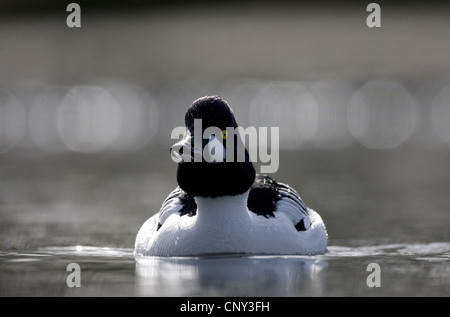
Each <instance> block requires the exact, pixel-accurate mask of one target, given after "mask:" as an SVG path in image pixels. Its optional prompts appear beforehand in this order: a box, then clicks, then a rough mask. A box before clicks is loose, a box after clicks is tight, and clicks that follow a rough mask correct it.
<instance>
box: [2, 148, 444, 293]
mask: <svg viewBox="0 0 450 317" xmlns="http://www.w3.org/2000/svg"><path fill="white" fill-rule="evenodd" d="M158 153H160V154H158ZM164 153H165V151H162V150H161V149H154V150H151V151H148V152H145V153H140V154H137V155H134V156H129V155H125V154H116V155H111V154H108V155H102V154H92V155H89V156H87V157H86V156H85V155H74V154H61V156H57V155H56V156H55V155H52V156H45V155H43V156H36V155H33V156H25V155H18V154H5V155H3V156H2V157H1V161H2V165H1V169H0V171H1V182H0V186H1V191H0V193H1V194H0V195H1V202H2V204H1V209H0V215H1V224H0V226H1V233H0V241H1V244H0V249H1V253H0V295H1V296H359V295H361V296H380V295H382V296H448V295H449V294H450V265H449V263H450V262H449V261H450V242H449V241H450V232H449V230H448V228H449V224H450V214H449V211H448V206H449V199H450V198H449V196H448V195H447V193H448V185H447V184H448V182H449V180H450V172H449V171H448V169H446V168H445V166H446V165H447V163H446V162H448V159H449V156H450V154H449V153H447V152H433V155H431V154H430V152H429V151H428V152H426V154H427V156H426V159H424V156H423V154H424V152H422V151H420V150H407V149H404V150H401V151H396V152H392V151H367V150H362V149H357V148H355V149H348V150H346V151H323V152H317V151H313V152H308V151H300V152H289V151H288V152H281V155H280V157H281V164H280V166H281V168H280V170H279V172H278V173H277V174H276V175H275V177H276V178H277V179H282V180H283V181H285V182H288V183H290V184H291V185H293V186H294V187H296V188H297V189H298V190H299V191H300V193H301V194H302V196H303V198H304V200H305V201H306V202H307V204H308V205H310V206H312V207H313V208H315V209H316V210H318V211H319V212H320V213H321V215H322V217H323V218H324V221H325V223H326V225H327V228H328V232H329V237H330V239H329V248H328V253H327V254H325V255H323V256H313V257H309V256H226V257H224V256H211V257H200V258H152V259H147V260H144V261H138V262H137V263H136V261H135V259H134V256H133V244H134V238H135V235H136V233H137V231H138V229H139V227H140V225H141V224H142V223H143V222H144V221H145V220H146V219H147V218H148V217H149V216H150V215H151V214H153V213H154V212H155V211H157V210H158V209H159V207H160V204H161V202H162V201H163V199H164V198H165V197H166V195H167V193H168V192H169V191H170V190H171V189H172V188H173V187H174V186H175V185H176V184H175V180H174V173H175V166H174V163H173V162H171V161H168V160H167V159H165V158H164V157H165V154H164ZM166 155H168V154H166ZM406 157H407V158H408V160H405V158H406ZM412 171H414V172H412ZM171 175H173V177H171ZM70 263H77V264H79V265H80V270H81V272H80V277H81V287H80V288H70V287H68V286H67V282H66V280H67V277H68V276H69V274H70V273H71V272H68V271H66V269H67V266H68V265H69V264H70ZM370 263H376V264H378V265H379V268H380V276H379V277H380V282H381V287H369V286H368V284H367V278H368V276H369V274H371V273H372V271H371V270H369V271H368V270H367V268H368V265H369V264H370Z"/></svg>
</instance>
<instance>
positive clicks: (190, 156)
mask: <svg viewBox="0 0 450 317" xmlns="http://www.w3.org/2000/svg"><path fill="white" fill-rule="evenodd" d="M197 143H199V144H197ZM170 155H171V157H172V159H173V160H174V161H175V162H178V163H181V162H207V163H221V162H224V161H225V158H226V152H225V147H224V146H223V144H222V142H220V140H218V139H217V138H216V137H215V136H214V134H211V136H210V137H209V139H200V140H196V139H195V138H194V137H193V136H192V135H191V133H190V132H189V130H187V131H186V133H185V135H184V137H183V139H181V140H180V141H178V142H177V143H175V144H174V145H172V147H171V148H170Z"/></svg>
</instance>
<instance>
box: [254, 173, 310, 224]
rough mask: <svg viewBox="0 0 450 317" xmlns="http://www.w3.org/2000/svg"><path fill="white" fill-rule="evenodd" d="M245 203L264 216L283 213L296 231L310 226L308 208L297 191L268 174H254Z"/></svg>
mask: <svg viewBox="0 0 450 317" xmlns="http://www.w3.org/2000/svg"><path fill="white" fill-rule="evenodd" d="M247 204H248V209H249V210H250V211H252V212H254V213H255V214H257V215H260V216H264V217H266V218H270V217H276V216H277V215H278V214H284V215H285V216H287V217H288V218H289V219H290V220H291V221H292V225H293V226H294V227H295V229H297V231H305V230H308V228H309V227H310V226H311V219H310V216H309V212H308V209H307V207H306V205H305V203H304V202H303V200H302V199H301V197H300V195H299V194H298V193H297V191H296V190H295V189H293V188H292V187H291V186H289V185H286V184H283V183H280V182H277V181H275V180H274V179H273V178H271V177H269V176H266V175H256V178H255V182H254V183H253V186H252V188H251V189H250V193H249V196H248V203H247Z"/></svg>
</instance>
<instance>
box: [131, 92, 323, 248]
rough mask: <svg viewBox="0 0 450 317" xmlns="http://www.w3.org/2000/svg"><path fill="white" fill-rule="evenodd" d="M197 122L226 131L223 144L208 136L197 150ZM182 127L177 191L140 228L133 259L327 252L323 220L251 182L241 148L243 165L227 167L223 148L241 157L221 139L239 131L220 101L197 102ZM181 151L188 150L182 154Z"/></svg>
mask: <svg viewBox="0 0 450 317" xmlns="http://www.w3.org/2000/svg"><path fill="white" fill-rule="evenodd" d="M196 119H201V120H202V121H201V122H202V129H203V130H202V131H201V132H202V133H203V132H204V131H205V129H206V128H208V127H215V128H219V129H220V130H221V131H224V134H223V136H222V137H220V138H219V137H216V136H215V135H214V134H212V135H211V136H210V137H209V138H206V139H201V147H199V146H198V145H195V144H194V139H195V135H194V132H197V133H198V131H195V129H194V126H195V124H194V123H195V121H196ZM185 125H186V128H187V129H186V135H185V137H184V139H183V140H181V141H180V142H178V147H177V146H175V145H174V146H173V147H172V148H171V151H172V153H173V152H176V153H173V154H175V156H176V157H178V158H180V160H179V162H178V168H177V182H178V187H177V188H175V189H174V190H173V191H172V192H171V193H170V194H169V196H168V197H167V198H166V200H165V201H164V202H163V204H162V207H161V209H160V211H159V212H158V213H157V214H155V215H153V216H152V217H150V218H149V219H148V220H147V221H146V222H145V223H144V224H143V225H142V227H141V229H140V230H139V232H138V234H137V237H136V242H135V255H136V256H199V255H213V254H258V255H260V254H264V255H276V254H278V255H314V254H323V253H325V252H326V248H327V240H328V235H327V231H326V228H325V225H324V222H323V221H322V218H321V217H320V215H319V214H318V213H317V212H315V211H314V210H312V209H310V208H308V207H306V205H305V204H304V202H303V201H302V199H301V197H300V195H299V194H298V193H297V192H296V191H295V190H294V189H293V188H292V187H290V186H289V185H287V184H284V183H281V182H277V181H276V180H274V179H273V178H271V177H269V176H267V175H257V174H256V172H255V169H254V167H253V164H252V162H251V160H250V157H249V154H248V152H247V150H246V149H245V147H244V159H241V160H237V159H236V160H226V159H225V154H224V153H226V146H227V141H228V143H229V144H232V146H233V151H234V154H235V155H234V156H235V158H237V151H238V149H239V148H238V146H237V144H239V143H238V142H237V140H235V141H236V142H230V140H229V139H227V138H226V132H225V131H226V128H227V127H234V128H236V127H238V125H237V122H236V119H235V117H234V114H233V111H232V109H231V108H230V106H229V105H228V103H227V102H226V101H225V100H223V99H222V98H220V97H218V96H206V97H202V98H199V99H197V100H195V101H194V102H193V103H192V105H191V106H190V107H189V109H188V110H187V112H186V115H185ZM235 137H236V136H235ZM196 140H198V139H196ZM218 142H220V143H218ZM180 144H184V145H186V144H189V145H192V144H194V145H193V146H189V147H182V148H180ZM212 144H214V147H215V148H216V149H219V146H222V147H223V149H222V151H221V152H220V151H217V150H216V151H214V150H212V151H210V152H208V151H203V150H204V148H205V147H208V146H211V145H212ZM233 144H234V145H233ZM183 149H184V153H183ZM186 149H188V150H186ZM175 150H178V151H175ZM213 152H215V154H220V153H222V154H220V155H215V157H214V159H213V160H212V159H207V158H205V157H201V158H200V159H198V157H197V158H196V159H194V158H195V157H196V155H197V156H198V155H199V154H200V155H201V154H204V153H213ZM221 155H223V159H221V157H220V156H221ZM181 157H183V158H184V159H181ZM186 158H189V159H186Z"/></svg>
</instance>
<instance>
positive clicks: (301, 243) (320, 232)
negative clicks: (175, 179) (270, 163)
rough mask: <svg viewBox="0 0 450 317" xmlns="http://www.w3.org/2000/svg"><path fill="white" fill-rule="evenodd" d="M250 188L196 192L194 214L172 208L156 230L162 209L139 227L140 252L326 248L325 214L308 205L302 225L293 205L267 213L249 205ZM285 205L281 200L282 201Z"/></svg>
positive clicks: (287, 251) (318, 251)
mask: <svg viewBox="0 0 450 317" xmlns="http://www.w3.org/2000/svg"><path fill="white" fill-rule="evenodd" d="M247 196H248V192H247V193H245V194H242V195H238V196H225V197H219V198H196V203H197V206H198V209H197V214H196V215H195V216H187V215H185V216H183V217H180V216H179V215H178V214H177V213H170V215H169V216H168V217H167V218H166V219H164V223H163V225H162V226H161V228H160V229H159V230H157V231H156V228H157V222H158V215H155V216H153V217H152V218H150V219H149V220H148V221H147V222H146V223H144V225H143V226H142V228H141V229H140V231H139V233H138V235H137V238H136V244H135V253H136V255H143V256H188V255H202V254H223V253H244V254H290V255H292V254H304V255H305V254H323V253H325V252H326V247H327V232H326V229H325V226H324V224H323V221H322V218H321V217H320V216H319V214H317V213H316V212H315V211H313V210H312V209H308V212H309V218H310V219H309V220H310V222H311V226H310V227H309V228H308V230H305V231H297V230H296V229H295V227H294V225H295V223H296V222H295V221H297V222H298V219H293V218H295V217H294V216H293V215H292V211H290V210H289V209H286V210H287V211H285V212H283V210H279V211H277V212H275V213H274V214H275V217H270V218H265V217H263V216H259V215H256V214H254V213H252V212H250V211H249V210H248V209H247V204H246V202H247ZM278 207H279V208H280V206H278Z"/></svg>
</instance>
